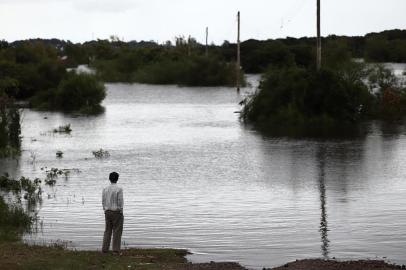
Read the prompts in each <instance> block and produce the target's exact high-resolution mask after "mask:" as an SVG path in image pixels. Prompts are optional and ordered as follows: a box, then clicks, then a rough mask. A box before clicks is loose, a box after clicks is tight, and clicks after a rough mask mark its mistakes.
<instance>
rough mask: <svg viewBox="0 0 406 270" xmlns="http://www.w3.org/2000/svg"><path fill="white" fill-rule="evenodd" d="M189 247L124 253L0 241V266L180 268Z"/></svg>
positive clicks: (26, 269) (26, 268)
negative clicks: (75, 249)
mask: <svg viewBox="0 0 406 270" xmlns="http://www.w3.org/2000/svg"><path fill="white" fill-rule="evenodd" d="M186 255H187V251H186V250H175V249H126V250H123V254H122V256H113V255H112V254H102V253H101V252H98V251H71V250H66V249H64V248H61V247H58V246H55V247H44V246H30V245H27V244H23V243H20V242H0V261H1V264H0V269H8V270H14V269H24V270H29V269H42V270H46V269H50V270H51V269H52V270H58V269H73V270H79V269H118V270H119V269H127V270H128V269H145V270H154V269H177V265H178V266H179V265H182V264H185V263H186V259H185V256H186Z"/></svg>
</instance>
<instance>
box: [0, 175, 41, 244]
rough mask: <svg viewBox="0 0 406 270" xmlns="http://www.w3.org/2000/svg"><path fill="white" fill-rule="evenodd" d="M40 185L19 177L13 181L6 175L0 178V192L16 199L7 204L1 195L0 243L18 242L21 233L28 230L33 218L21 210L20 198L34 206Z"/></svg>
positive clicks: (37, 198)
mask: <svg viewBox="0 0 406 270" xmlns="http://www.w3.org/2000/svg"><path fill="white" fill-rule="evenodd" d="M40 183H41V180H39V179H35V180H33V181H32V180H30V179H28V178H25V177H21V178H20V179H19V180H15V179H11V178H10V177H9V175H7V174H5V175H3V176H0V191H1V192H2V193H3V194H10V195H12V196H13V197H14V198H15V199H16V202H14V203H13V202H10V203H9V204H7V203H6V202H5V200H4V198H3V195H1V196H0V242H1V241H15V240H18V239H19V237H20V235H21V234H22V233H24V232H27V231H29V230H30V228H31V225H32V223H33V221H34V220H35V217H33V216H31V215H30V213H27V212H25V211H24V210H23V209H22V206H21V198H22V197H24V199H26V200H27V202H28V203H31V204H35V203H36V202H37V201H38V200H39V199H40V197H41V188H40Z"/></svg>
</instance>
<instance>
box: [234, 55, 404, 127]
mask: <svg viewBox="0 0 406 270" xmlns="http://www.w3.org/2000/svg"><path fill="white" fill-rule="evenodd" d="M404 115H406V89H405V86H404V85H402V83H400V82H399V80H398V79H397V78H396V76H395V75H394V74H393V72H392V71H391V70H388V69H385V68H384V67H382V66H372V67H368V68H366V66H364V65H363V64H360V63H355V62H352V61H344V62H342V64H341V65H338V66H336V67H335V68H324V69H322V70H321V71H315V70H313V69H303V68H298V67H296V66H291V67H285V68H271V69H269V71H268V72H267V73H266V74H265V75H264V77H263V80H262V82H261V84H260V87H259V91H258V92H257V93H256V94H255V95H254V96H253V97H251V98H249V99H248V100H247V101H246V102H245V106H244V108H243V110H242V114H241V117H242V119H243V120H244V121H245V122H247V123H252V124H254V125H255V126H257V127H259V128H263V129H267V130H269V129H273V130H275V129H279V130H281V129H282V130H283V129H284V128H285V129H287V130H292V129H295V130H298V132H299V133H300V132H301V131H302V130H313V131H314V130H317V129H327V130H328V129H332V128H338V129H340V128H341V127H343V125H354V126H357V125H358V123H360V122H361V121H362V120H367V119H377V118H384V119H386V120H396V119H399V118H401V117H403V116H404ZM281 133H282V134H283V133H284V132H283V131H282V132H281Z"/></svg>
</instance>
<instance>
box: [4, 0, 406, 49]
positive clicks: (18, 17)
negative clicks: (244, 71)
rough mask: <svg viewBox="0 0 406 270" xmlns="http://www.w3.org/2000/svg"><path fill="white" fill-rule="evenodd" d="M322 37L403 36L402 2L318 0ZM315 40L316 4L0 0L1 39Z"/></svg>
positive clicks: (292, 0)
mask: <svg viewBox="0 0 406 270" xmlns="http://www.w3.org/2000/svg"><path fill="white" fill-rule="evenodd" d="M321 2H322V33H323V35H328V34H333V33H334V34H339V35H341V34H344V35H363V34H365V33H368V32H376V31H382V30H386V29H393V28H400V29H406V15H405V14H406V0H321ZM238 10H240V11H241V20H242V27H241V31H242V33H241V36H242V39H243V40H245V39H249V38H256V39H267V38H277V37H286V36H294V37H301V36H313V35H314V34H315V14H316V0H278V1H277V0H250V1H248V0H0V25H1V27H0V39H5V40H8V41H13V40H17V39H26V38H36V37H41V38H52V37H55V38H60V39H65V40H67V39H69V40H72V41H74V42H83V41H86V40H90V39H92V37H94V38H108V37H109V36H110V35H117V36H119V37H120V38H124V39H125V40H127V41H128V40H156V41H159V42H164V41H165V40H173V39H174V37H175V36H180V35H183V36H188V35H189V34H190V35H192V36H194V37H196V39H197V40H198V41H200V42H203V40H204V31H205V27H206V26H208V27H209V40H210V42H215V43H221V42H223V41H224V40H232V41H234V40H235V36H236V13H237V11H238Z"/></svg>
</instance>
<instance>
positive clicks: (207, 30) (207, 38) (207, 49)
mask: <svg viewBox="0 0 406 270" xmlns="http://www.w3.org/2000/svg"><path fill="white" fill-rule="evenodd" d="M208 42H209V28H208V27H206V57H208V56H209V47H208V46H209V44H208Z"/></svg>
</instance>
